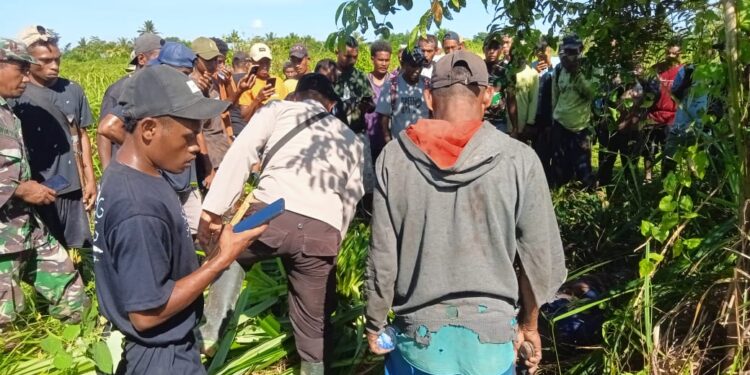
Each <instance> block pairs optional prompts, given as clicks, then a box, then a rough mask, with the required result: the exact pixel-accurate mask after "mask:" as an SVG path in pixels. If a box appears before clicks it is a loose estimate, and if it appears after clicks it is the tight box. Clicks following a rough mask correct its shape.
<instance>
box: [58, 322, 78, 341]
mask: <svg viewBox="0 0 750 375" xmlns="http://www.w3.org/2000/svg"><path fill="white" fill-rule="evenodd" d="M80 334H81V326H80V325H79V324H74V325H69V326H66V327H65V329H64V330H63V332H62V339H63V340H65V341H73V340H75V339H76V337H78V335H80Z"/></svg>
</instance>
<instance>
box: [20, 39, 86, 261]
mask: <svg viewBox="0 0 750 375" xmlns="http://www.w3.org/2000/svg"><path fill="white" fill-rule="evenodd" d="M20 39H21V40H23V42H24V43H26V45H27V46H28V52H29V54H30V55H31V56H33V57H34V58H35V59H36V60H37V61H39V64H38V65H36V64H34V65H32V66H31V70H30V74H29V78H30V81H31V83H30V84H29V85H28V86H27V89H26V91H25V92H24V94H23V96H21V97H20V98H18V99H17V100H16V101H15V103H14V105H13V111H14V112H15V113H16V116H18V117H19V118H20V119H21V123H22V125H23V137H24V142H25V144H26V147H27V150H28V153H29V161H30V164H31V173H32V178H33V179H34V180H36V181H38V182H44V181H46V180H48V179H50V178H52V177H54V176H62V177H63V178H65V179H66V180H67V181H68V182H69V186H68V187H66V188H63V189H61V190H59V191H57V199H55V203H54V204H50V205H46V206H39V207H38V208H37V211H38V213H39V216H41V218H42V221H43V222H44V224H45V225H46V226H47V228H49V230H50V232H51V233H52V235H53V236H54V237H55V238H56V239H57V240H58V241H60V243H62V244H63V246H64V247H66V248H81V247H85V248H90V247H91V232H90V230H91V229H90V227H89V221H88V218H87V216H86V211H87V210H90V209H91V208H93V206H94V199H95V198H96V178H95V177H94V163H93V160H92V158H91V143H90V141H89V137H88V136H87V135H86V129H87V128H88V127H89V125H91V124H92V123H93V122H94V119H93V117H92V115H91V108H90V107H89V103H88V99H86V95H85V94H84V93H83V89H82V88H81V86H79V85H78V84H77V83H75V82H73V81H70V80H67V79H65V78H62V77H60V56H61V53H60V49H59V48H58V46H57V35H55V34H54V33H51V32H49V31H48V30H47V29H45V28H44V27H43V26H38V25H34V26H30V27H27V28H25V29H24V30H23V31H22V32H21V33H20ZM72 123H77V124H78V125H79V127H74V126H71V124H72ZM76 146H80V150H77V147H76ZM78 152H80V153H81V155H80V166H79V165H78V164H77V163H78V162H79V160H77V157H76V154H77V153H78Z"/></svg>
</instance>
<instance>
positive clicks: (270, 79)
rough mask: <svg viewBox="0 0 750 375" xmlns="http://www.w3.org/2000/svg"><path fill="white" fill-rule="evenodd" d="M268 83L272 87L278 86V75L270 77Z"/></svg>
mask: <svg viewBox="0 0 750 375" xmlns="http://www.w3.org/2000/svg"><path fill="white" fill-rule="evenodd" d="M268 84H269V85H271V87H273V88H276V77H271V78H269V79H268Z"/></svg>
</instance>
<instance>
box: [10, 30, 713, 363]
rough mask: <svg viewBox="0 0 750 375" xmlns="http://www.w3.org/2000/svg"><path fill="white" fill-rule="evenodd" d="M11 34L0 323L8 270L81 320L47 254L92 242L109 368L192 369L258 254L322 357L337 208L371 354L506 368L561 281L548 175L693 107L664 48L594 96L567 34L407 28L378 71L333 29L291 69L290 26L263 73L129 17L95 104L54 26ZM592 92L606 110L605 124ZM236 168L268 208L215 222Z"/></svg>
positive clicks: (317, 359) (657, 141)
mask: <svg viewBox="0 0 750 375" xmlns="http://www.w3.org/2000/svg"><path fill="white" fill-rule="evenodd" d="M17 39H18V40H15V39H6V38H2V39H0V327H3V328H0V329H12V322H13V321H14V319H15V318H16V315H17V313H18V312H20V311H22V310H23V309H24V296H23V292H22V290H21V288H20V283H21V282H22V281H28V282H31V283H32V284H33V285H34V287H35V288H36V290H37V291H38V292H39V294H40V295H41V296H42V297H44V298H45V299H46V300H48V302H49V306H50V307H49V313H50V314H52V315H54V316H57V317H60V318H61V319H65V320H67V321H70V322H75V321H78V320H80V318H81V316H80V315H81V312H82V311H83V309H84V307H85V306H86V305H87V304H88V303H89V301H88V299H87V296H86V294H85V292H84V289H83V281H82V279H81V276H80V274H79V273H78V272H77V271H76V269H75V267H74V264H73V262H72V261H71V260H70V257H69V256H68V254H67V252H66V250H68V249H72V248H92V249H93V252H92V254H93V261H94V271H95V272H94V273H95V283H96V284H95V285H96V293H97V297H98V301H99V309H100V312H101V314H102V315H103V316H104V317H105V318H106V319H107V320H108V321H109V322H110V323H111V326H112V329H117V330H119V331H121V332H122V333H123V334H124V336H125V342H124V351H123V355H122V358H121V360H120V362H119V368H118V373H123V374H146V373H148V374H151V373H170V374H171V373H178V372H180V373H185V374H194V373H204V372H205V369H204V367H203V366H202V365H201V359H200V353H201V352H202V353H204V354H206V355H212V354H213V353H214V351H215V350H216V344H217V342H218V341H219V338H220V337H221V335H222V332H221V330H222V328H223V326H224V324H223V323H224V322H225V321H226V319H227V317H228V316H229V314H231V311H232V310H233V309H234V303H235V302H236V300H237V297H238V295H239V292H240V289H241V285H242V280H243V279H244V273H245V272H246V271H247V270H249V269H250V267H252V265H253V264H255V263H257V262H258V261H260V260H263V259H268V258H273V257H279V258H281V260H282V263H283V265H284V267H285V269H286V276H287V279H288V286H289V292H288V299H289V317H290V321H291V325H292V330H293V332H294V338H295V345H296V348H297V353H298V354H299V356H300V358H301V360H302V367H301V373H302V374H323V373H325V372H326V369H327V366H328V365H330V355H331V353H330V351H331V349H332V345H331V344H330V339H331V337H332V336H331V324H330V323H331V322H330V317H331V314H332V313H333V311H334V308H335V302H336V298H335V296H336V292H335V282H336V280H335V275H336V274H335V267H336V259H337V255H338V252H339V248H340V245H341V242H342V239H343V237H344V236H345V234H346V232H347V229H348V227H349V225H350V223H351V222H352V220H353V219H354V218H355V216H358V215H359V216H363V218H365V219H367V220H370V219H371V224H372V238H371V243H370V248H369V253H368V262H367V269H366V280H367V281H366V286H365V292H366V296H367V305H366V311H365V318H366V328H367V339H368V342H369V346H370V349H371V351H372V352H373V353H375V354H387V359H386V366H385V371H386V373H388V374H506V373H507V374H511V373H514V371H515V365H514V362H515V361H516V357H517V353H518V352H519V348H524V347H527V348H530V349H528V350H526V351H523V352H524V353H525V354H524V356H523V357H522V359H520V360H519V362H518V363H519V365H521V366H525V367H527V368H528V370H529V371H530V372H531V373H533V372H534V371H535V370H536V368H537V366H538V364H539V361H540V360H541V353H542V348H541V342H540V338H539V333H538V331H537V317H538V311H539V307H540V306H542V305H543V304H545V303H547V302H550V301H552V300H553V299H554V296H555V293H556V292H557V290H558V288H559V287H560V285H561V284H562V282H563V281H564V280H565V277H566V269H565V259H564V254H563V247H562V243H561V240H560V235H559V231H558V227H557V222H556V218H555V214H554V210H553V208H552V202H551V198H550V192H549V187H550V186H560V185H563V184H566V183H569V182H572V181H578V182H580V183H582V184H583V186H586V187H594V186H596V185H597V184H608V183H610V181H611V179H612V170H613V166H614V158H615V157H616V156H617V155H618V154H619V155H620V157H621V160H622V164H623V165H624V166H632V164H633V161H634V160H635V158H636V157H637V156H638V155H640V153H641V151H642V152H643V155H644V157H645V166H646V175H645V178H646V179H650V178H651V173H652V168H653V165H654V162H655V161H656V158H655V156H656V155H660V154H659V153H658V147H660V146H662V145H664V144H665V143H666V144H667V145H668V144H669V142H670V140H674V139H679V138H680V136H682V135H684V133H685V131H686V128H687V127H688V124H690V123H691V120H690V118H695V116H696V113H697V112H698V111H699V109H696V108H700V106H705V104H704V103H703V101H701V99H700V98H695V100H692V102H695V103H694V104H695V105H691V106H690V108H689V111H686V110H683V109H682V107H680V108H678V106H677V104H676V102H675V101H674V99H673V96H672V91H673V90H674V91H676V92H677V93H678V94H679V95H678V97H685V95H686V94H685V92H686V91H687V90H689V88H690V86H691V83H690V75H691V73H692V71H691V70H690V67H689V66H683V65H681V63H680V61H679V56H680V50H679V47H677V46H671V47H670V48H669V50H668V54H667V59H666V61H665V63H664V64H661V65H659V67H658V69H659V70H658V81H649V80H647V79H646V78H642V77H643V74H642V70H643V69H642V68H639V69H640V71H637V72H635V74H636V76H637V77H639V79H637V80H636V81H635V83H633V84H629V85H627V87H625V86H626V85H623V84H620V83H619V82H617V81H616V80H613V81H612V83H607V84H608V85H610V86H612V87H611V88H609V91H608V92H616V93H617V95H616V100H615V102H614V103H612V102H611V100H610V101H609V102H606V103H604V104H602V103H601V100H599V101H597V96H598V93H599V92H601V85H602V84H601V83H600V82H598V81H597V80H595V79H594V78H592V77H590V76H588V75H587V74H586V73H585V72H584V71H583V69H582V61H583V58H582V53H583V43H582V42H581V40H580V39H579V38H578V37H577V36H575V35H568V36H565V37H564V38H563V39H562V43H561V44H560V48H559V53H558V55H559V63H556V62H555V61H554V60H555V59H556V58H555V57H553V56H552V51H551V48H550V47H549V46H548V45H547V43H545V42H540V43H539V44H538V45H537V46H536V49H535V55H534V57H535V60H534V61H526V59H525V58H524V56H518V55H516V54H514V51H515V49H514V47H513V38H512V37H510V36H508V35H502V34H498V33H493V34H490V35H489V36H488V37H487V38H486V40H485V41H484V45H483V49H484V60H483V59H482V58H481V57H479V56H478V55H476V54H474V53H472V52H470V51H468V50H466V46H465V43H464V41H463V39H462V38H461V37H460V36H459V35H458V34H457V33H455V32H447V33H445V34H444V36H443V37H442V40H440V41H439V40H438V39H437V38H436V37H435V36H432V35H426V36H425V37H423V38H420V39H419V41H418V43H417V46H415V47H414V48H411V49H410V48H407V47H406V46H403V47H402V48H401V49H400V50H398V51H396V52H395V53H397V55H398V61H399V62H400V65H399V66H398V67H395V69H392V68H394V67H391V56H392V54H393V53H394V51H393V49H392V46H391V44H390V43H389V42H388V41H384V40H378V41H375V42H373V43H372V44H371V45H370V48H369V50H370V56H369V57H370V58H371V59H372V63H373V70H372V71H371V72H362V71H360V70H358V69H356V68H355V64H356V62H357V61H358V59H359V58H360V56H359V52H360V46H359V43H358V42H357V40H355V39H354V38H348V39H347V40H346V41H345V43H344V44H343V45H342V46H343V48H341V49H340V50H338V51H337V58H336V60H331V59H324V60H321V61H319V62H317V64H316V65H315V66H314V67H312V68H313V69H311V60H310V56H309V55H308V50H307V48H306V46H305V45H304V44H295V45H294V46H292V47H291V48H290V50H289V51H288V61H286V62H285V63H284V64H283V73H284V77H283V78H282V77H276V76H274V75H273V74H272V73H271V62H272V61H273V59H275V58H277V57H275V56H274V52H275V53H277V54H278V53H279V51H272V50H271V48H270V47H269V46H268V45H265V44H263V43H256V44H254V45H252V46H251V47H250V49H249V50H248V51H239V50H237V51H232V53H231V56H232V57H231V60H229V56H230V51H229V47H228V45H227V44H226V43H225V42H224V41H223V40H221V39H219V38H208V37H199V38H197V39H195V40H193V41H192V43H191V45H190V47H188V46H187V45H185V44H182V43H179V42H169V41H165V40H163V39H162V38H161V37H159V36H158V35H154V34H149V33H145V34H142V35H140V36H139V37H138V38H137V39H136V40H135V43H134V50H133V55H132V56H133V58H132V61H131V64H132V65H133V66H134V70H133V72H131V73H128V74H127V75H125V76H124V77H122V78H121V79H120V80H118V81H117V82H114V83H113V84H112V85H111V86H110V87H109V88H108V89H107V91H106V93H105V94H104V97H103V99H102V105H101V112H100V115H99V118H98V119H96V120H95V119H94V118H93V116H92V112H91V109H90V106H89V102H88V99H87V97H86V95H85V93H84V91H83V89H82V88H81V86H80V85H78V84H77V83H76V82H73V81H71V80H68V79H65V78H63V77H60V76H59V71H60V64H61V52H60V48H59V47H58V44H57V42H58V38H57V35H55V34H54V33H51V32H50V31H49V30H48V29H46V28H45V27H43V26H40V25H34V26H30V27H28V28H25V29H24V30H22V31H21V33H20V35H19V37H18V38H17ZM285 52H286V51H285ZM648 93H652V94H654V95H655V98H656V100H655V101H654V104H653V105H652V106H651V107H649V108H642V107H643V106H641V105H639V103H642V102H643V101H644V98H645V97H646V96H647V94H648ZM608 98H609V96H608ZM607 100H609V99H607ZM626 100H627V101H630V102H634V103H636V104H635V105H627V106H626V105H624V104H623V103H624V101H626ZM597 105H598V106H599V107H601V106H610V107H617V108H621V109H622V115H621V116H620V117H619V119H618V121H617V123H616V124H615V125H616V126H614V127H613V128H612V127H610V126H608V123H607V121H602V120H601V116H596V108H597ZM678 109H679V110H680V111H681V112H684V113H682V115H679V114H678V115H677V118H678V119H677V120H676V119H675V116H676V113H677V112H678ZM688 112H689V113H688ZM603 124H604V125H603ZM643 124H646V126H645V127H644V126H643ZM90 126H95V127H96V129H97V137H96V144H97V150H98V153H99V159H100V161H101V164H102V167H103V168H104V169H105V171H104V174H103V176H102V178H101V179H100V180H99V181H97V180H96V178H95V174H94V164H93V160H92V159H93V158H92V147H91V142H90V141H89V138H88V136H87V133H86V129H87V128H88V127H90ZM611 129H614V130H611ZM595 130H598V131H595ZM594 134H596V135H597V138H598V140H599V142H600V144H601V148H600V152H602V156H600V159H599V170H598V171H597V173H596V174H595V173H594V172H593V171H592V165H591V143H592V137H593V135H594ZM667 148H668V147H667ZM667 164H668V163H667V162H664V163H663V167H662V169H663V170H665V169H667V167H666V166H667ZM253 176H254V177H253ZM250 180H254V181H255V187H254V189H253V191H252V193H251V197H250V200H251V201H252V204H251V206H250V209H249V211H248V213H247V214H252V213H254V212H257V211H258V210H261V209H263V208H264V207H265V206H267V205H268V204H270V203H272V202H274V201H276V200H277V199H279V198H283V199H284V200H285V205H286V211H285V212H284V213H283V214H281V215H280V216H278V217H277V218H275V219H273V220H271V221H270V222H269V223H268V224H267V225H262V226H260V227H258V228H255V229H252V230H250V231H246V232H241V233H234V232H233V231H232V226H231V225H230V224H227V222H228V217H231V216H232V215H235V214H236V211H237V207H238V206H239V203H240V201H241V199H242V197H243V196H244V191H245V186H246V184H247V183H248V181H250ZM241 214H242V212H240V215H241ZM247 214H246V215H247ZM370 214H371V217H370ZM89 220H91V221H92V222H93V224H94V231H93V234H92V233H91V231H90V226H89ZM196 249H203V250H205V251H206V253H207V254H208V256H207V257H206V258H205V259H204V260H203V261H202V263H201V262H199V259H198V258H197V257H196V254H195V250H196ZM207 289H208V290H209V291H208V293H207V294H206V296H207V297H206V300H205V301H204V298H203V296H204V291H205V290H207ZM204 306H205V308H204ZM391 311H393V313H394V314H395V318H394V319H393V320H392V321H389V319H388V316H389V312H391ZM384 343H385V344H388V343H391V344H392V345H391V346H388V345H384Z"/></svg>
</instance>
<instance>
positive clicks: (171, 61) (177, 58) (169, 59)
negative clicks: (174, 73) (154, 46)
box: [148, 42, 196, 68]
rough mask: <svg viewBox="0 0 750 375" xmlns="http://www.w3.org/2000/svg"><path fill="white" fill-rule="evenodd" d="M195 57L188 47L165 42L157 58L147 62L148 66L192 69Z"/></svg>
mask: <svg viewBox="0 0 750 375" xmlns="http://www.w3.org/2000/svg"><path fill="white" fill-rule="evenodd" d="M195 59H196V56H195V53H193V50H191V49H190V48H188V46H186V45H184V44H182V43H177V42H166V43H164V46H162V47H161V51H160V52H159V57H157V58H155V59H153V60H151V61H149V63H148V65H149V66H150V65H169V66H171V67H174V68H192V67H193V63H194V62H195Z"/></svg>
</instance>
